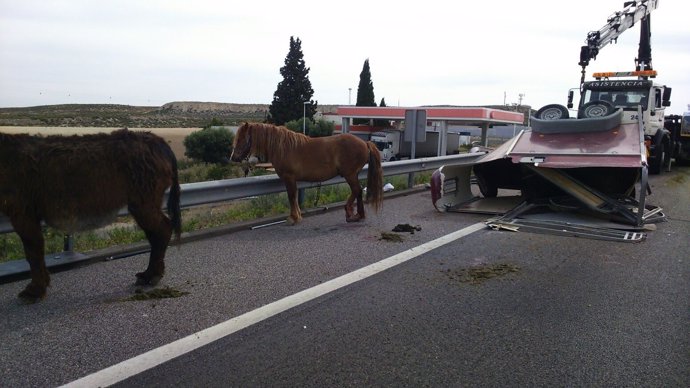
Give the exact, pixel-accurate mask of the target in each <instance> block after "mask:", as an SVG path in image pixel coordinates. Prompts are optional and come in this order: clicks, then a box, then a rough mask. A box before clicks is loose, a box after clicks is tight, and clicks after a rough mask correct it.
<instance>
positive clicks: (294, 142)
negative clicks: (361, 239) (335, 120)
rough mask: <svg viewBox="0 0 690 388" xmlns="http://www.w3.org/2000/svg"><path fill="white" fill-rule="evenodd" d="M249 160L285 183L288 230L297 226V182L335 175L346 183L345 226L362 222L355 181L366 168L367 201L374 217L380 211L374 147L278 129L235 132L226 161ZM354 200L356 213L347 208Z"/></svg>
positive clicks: (343, 137)
mask: <svg viewBox="0 0 690 388" xmlns="http://www.w3.org/2000/svg"><path fill="white" fill-rule="evenodd" d="M250 156H256V157H260V158H265V159H266V160H268V161H269V162H271V163H272V164H273V167H274V168H275V170H276V174H278V177H280V179H282V180H283V182H284V183H285V188H286V189H287V194H288V200H289V201H290V216H289V217H288V219H287V222H288V223H289V224H291V225H292V224H295V223H297V222H300V221H301V220H302V215H301V213H300V208H299V204H298V203H297V181H306V182H323V181H325V180H328V179H331V178H333V177H335V176H337V175H340V176H342V177H343V178H345V181H347V184H348V185H349V186H350V190H351V191H352V192H351V194H350V197H349V198H348V199H347V203H346V204H345V219H346V221H347V222H354V221H359V220H361V219H363V218H365V214H364V204H363V202H362V188H361V187H360V185H359V179H358V178H357V176H358V174H359V172H360V171H361V170H362V168H363V167H364V165H365V164H367V163H369V168H368V175H367V200H368V201H369V203H370V204H371V205H372V206H373V208H374V210H375V211H378V209H379V208H380V207H381V202H382V200H383V171H382V169H381V154H380V153H379V150H378V149H377V148H376V145H375V144H374V143H372V142H365V141H364V140H362V139H360V138H358V137H356V136H354V135H351V134H349V133H345V134H340V135H333V136H326V137H317V138H310V137H308V136H305V135H303V134H301V133H297V132H293V131H291V130H289V129H287V128H285V127H281V126H275V125H270V124H260V123H245V124H244V125H242V126H241V127H240V128H239V129H238V130H237V134H236V135H235V141H234V144H233V151H232V155H231V156H230V159H232V161H234V162H241V161H242V160H245V159H247V158H249V157H250ZM355 199H357V213H354V212H353V208H352V206H353V204H354V201H355Z"/></svg>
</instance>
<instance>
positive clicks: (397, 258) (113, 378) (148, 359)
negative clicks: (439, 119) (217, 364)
mask: <svg viewBox="0 0 690 388" xmlns="http://www.w3.org/2000/svg"><path fill="white" fill-rule="evenodd" d="M484 228H486V224H484V223H483V222H480V223H477V224H474V225H470V226H468V227H466V228H464V229H461V230H458V231H456V232H453V233H450V234H447V235H445V236H443V237H439V238H437V239H436V240H433V241H429V242H428V243H425V244H422V245H420V246H418V247H415V248H411V249H408V250H407V251H404V252H401V253H398V254H397V255H394V256H391V257H388V258H386V259H383V260H381V261H379V262H376V263H374V264H370V265H368V266H366V267H364V268H360V269H358V270H357V271H354V272H350V273H349V274H346V275H343V276H340V277H337V278H335V279H333V280H329V281H327V282H325V283H322V284H319V285H318V286H314V287H312V288H309V289H306V290H304V291H300V292H298V293H296V294H293V295H290V296H287V297H285V298H283V299H280V300H277V301H275V302H272V303H269V304H267V305H265V306H263V307H260V308H258V309H256V310H253V311H250V312H247V313H245V314H242V315H240V316H237V317H235V318H232V319H230V320H227V321H225V322H222V323H219V324H217V325H215V326H212V327H209V328H208V329H204V330H201V331H199V332H196V333H194V334H191V335H189V336H187V337H184V338H181V339H179V340H177V341H174V342H171V343H169V344H167V345H163V346H161V347H159V348H156V349H153V350H150V351H148V352H146V353H143V354H140V355H138V356H136V357H133V358H130V359H129V360H125V361H122V362H120V363H119V364H115V365H113V366H111V367H108V368H105V369H103V370H100V371H98V372H95V373H92V374H90V375H88V376H84V377H82V378H81V379H79V380H75V381H73V382H71V383H68V384H66V385H63V387H106V386H109V385H112V384H115V383H118V382H120V381H122V380H125V379H127V378H129V377H132V376H134V375H136V374H139V373H141V372H144V371H146V370H149V369H152V368H154V367H156V366H158V365H161V364H163V363H165V362H167V361H170V360H172V359H173V358H175V357H179V356H181V355H183V354H185V353H189V352H191V351H193V350H195V349H198V348H200V347H202V346H204V345H207V344H209V343H211V342H214V341H217V340H219V339H221V338H223V337H226V336H228V335H230V334H233V333H235V332H237V331H240V330H242V329H244V328H246V327H249V326H251V325H253V324H255V323H258V322H261V321H263V320H264V319H267V318H270V317H272V316H274V315H277V314H280V313H281V312H283V311H286V310H289V309H291V308H293V307H296V306H299V305H301V304H303V303H306V302H308V301H310V300H312V299H316V298H318V297H320V296H322V295H325V294H328V293H329V292H332V291H335V290H337V289H339V288H342V287H345V286H348V285H350V284H353V283H355V282H358V281H360V280H362V279H366V278H368V277H369V276H372V275H375V274H377V273H379V272H382V271H385V270H387V269H389V268H392V267H395V266H396V265H398V264H402V263H404V262H406V261H408V260H411V259H413V258H415V257H417V256H420V255H423V254H425V253H427V252H429V251H431V250H433V249H436V248H438V247H440V246H443V245H445V244H448V243H450V242H453V241H455V240H457V239H460V238H462V237H465V236H467V235H469V234H471V233H474V232H476V231H478V230H481V229H484Z"/></svg>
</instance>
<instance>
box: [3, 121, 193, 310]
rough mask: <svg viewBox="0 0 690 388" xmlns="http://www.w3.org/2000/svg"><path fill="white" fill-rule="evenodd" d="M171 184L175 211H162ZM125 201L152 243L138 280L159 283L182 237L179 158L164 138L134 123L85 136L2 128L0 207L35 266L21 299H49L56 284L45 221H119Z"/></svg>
mask: <svg viewBox="0 0 690 388" xmlns="http://www.w3.org/2000/svg"><path fill="white" fill-rule="evenodd" d="M168 187H169V188H170V194H169V197H168V204H167V207H168V213H169V214H170V218H168V217H167V216H166V215H165V214H164V213H163V211H162V210H161V206H162V205H163V198H164V195H165V190H166V189H167V188H168ZM124 206H127V207H128V209H129V213H130V214H131V215H132V216H133V217H134V219H135V220H136V222H137V224H138V225H139V226H140V227H141V228H142V229H143V230H144V232H145V233H146V237H147V239H148V241H149V243H150V244H151V256H150V258H149V264H148V268H147V269H146V270H145V271H144V272H140V273H138V274H137V275H136V276H137V284H156V283H157V282H158V281H159V280H160V278H161V277H162V276H163V272H164V269H165V265H164V257H165V250H166V248H167V246H168V243H169V242H170V237H171V235H172V232H173V230H174V231H175V233H176V235H177V238H178V240H179V236H180V229H181V227H180V186H179V183H178V178H177V160H176V159H175V155H174V154H173V152H172V150H171V149H170V146H168V144H167V143H166V142H165V140H163V139H162V138H160V137H158V136H156V135H154V134H151V133H149V132H131V131H129V130H127V129H121V130H117V131H114V132H113V133H111V134H96V135H84V136H46V137H41V136H30V135H7V134H2V133H0V213H4V214H5V215H7V216H8V217H9V219H10V222H11V223H12V227H13V228H14V231H15V232H16V233H17V234H18V235H19V237H20V238H21V240H22V244H23V245H24V254H25V255H26V259H27V261H28V262H29V266H30V267H31V283H29V285H27V286H26V288H25V289H24V290H23V291H22V292H21V293H20V294H19V296H20V297H21V298H23V299H25V300H27V301H30V302H35V301H37V300H39V299H41V298H43V297H44V296H45V294H46V288H47V287H48V285H49V283H50V277H49V275H48V270H47V268H46V265H45V259H44V240H43V233H42V230H41V221H44V222H45V223H46V224H47V225H49V226H52V227H55V228H56V229H59V230H62V231H65V232H67V233H72V232H75V231H80V230H88V229H93V228H96V227H99V226H103V225H106V224H108V223H110V222H112V221H113V220H114V219H115V217H116V215H117V213H118V211H119V210H120V209H122V208H123V207H124Z"/></svg>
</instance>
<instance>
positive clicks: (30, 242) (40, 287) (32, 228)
mask: <svg viewBox="0 0 690 388" xmlns="http://www.w3.org/2000/svg"><path fill="white" fill-rule="evenodd" d="M11 221H12V228H13V229H14V231H15V232H16V233H17V234H18V235H19V238H20V239H21V240H22V245H23V246H24V254H25V255H26V261H28V262H29V268H30V269H31V283H29V284H28V285H27V286H26V288H24V291H22V292H20V293H19V297H20V298H21V299H23V300H24V301H26V302H29V303H35V302H37V301H39V300H40V299H43V298H44V297H45V296H46V289H47V288H48V286H49V285H50V275H49V274H48V268H46V263H45V256H44V255H45V253H44V252H45V248H44V240H43V231H42V230H41V223H40V221H38V220H29V221H17V220H16V219H12V220H11Z"/></svg>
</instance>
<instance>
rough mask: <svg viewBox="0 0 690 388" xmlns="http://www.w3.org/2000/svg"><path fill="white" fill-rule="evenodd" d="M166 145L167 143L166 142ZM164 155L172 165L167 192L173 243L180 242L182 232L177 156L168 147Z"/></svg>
mask: <svg viewBox="0 0 690 388" xmlns="http://www.w3.org/2000/svg"><path fill="white" fill-rule="evenodd" d="M166 146H167V144H166ZM166 148H167V149H166V156H167V157H168V160H169V161H170V165H171V167H172V173H173V174H172V185H171V186H170V191H169V193H168V215H169V216H170V221H171V222H172V227H173V231H174V232H175V243H176V244H179V243H180V235H181V234H182V211H181V210H180V180H179V177H178V173H177V158H176V157H175V154H174V153H173V152H172V149H171V148H170V147H166Z"/></svg>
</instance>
